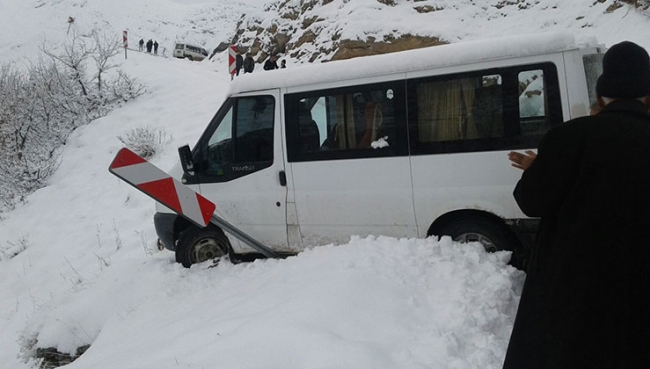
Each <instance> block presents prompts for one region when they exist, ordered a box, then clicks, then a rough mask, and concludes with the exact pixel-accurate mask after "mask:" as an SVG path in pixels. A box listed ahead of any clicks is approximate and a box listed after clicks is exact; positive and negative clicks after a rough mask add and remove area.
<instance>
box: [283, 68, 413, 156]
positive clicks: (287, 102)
mask: <svg viewBox="0 0 650 369" xmlns="http://www.w3.org/2000/svg"><path fill="white" fill-rule="evenodd" d="M379 90H386V91H388V90H392V91H391V92H392V93H393V97H392V100H393V101H394V116H393V119H394V126H395V127H394V128H395V139H394V142H392V143H389V146H387V147H381V148H377V149H372V148H358V149H335V150H323V151H311V152H302V151H301V148H300V124H299V105H300V101H301V100H304V99H316V98H319V97H327V96H329V97H332V96H337V95H351V94H355V93H369V92H370V91H379ZM405 98H406V95H405V81H404V80H403V79H400V80H391V81H385V82H380V83H368V84H359V85H354V86H345V87H338V88H329V89H319V90H310V91H304V92H295V93H287V94H285V95H284V109H285V111H284V114H285V122H286V132H285V136H286V143H287V161H288V162H289V163H292V162H308V161H322V160H350V159H366V158H377V157H395V156H408V137H407V126H406V110H405V107H406V104H405V103H404V101H405Z"/></svg>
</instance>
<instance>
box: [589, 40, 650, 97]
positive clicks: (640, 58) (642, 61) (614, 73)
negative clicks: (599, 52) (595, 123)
mask: <svg viewBox="0 0 650 369" xmlns="http://www.w3.org/2000/svg"><path fill="white" fill-rule="evenodd" d="M596 93H597V94H598V96H603V97H610V98H618V99H635V98H638V97H643V96H650V58H648V53H647V52H646V51H645V49H644V48H642V47H641V46H639V45H637V44H635V43H633V42H630V41H623V42H621V43H618V44H616V45H614V46H612V47H610V48H609V50H607V52H606V53H605V56H604V57H603V74H601V75H600V77H598V82H597V83H596Z"/></svg>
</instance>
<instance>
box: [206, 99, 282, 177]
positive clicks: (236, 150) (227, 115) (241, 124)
mask: <svg viewBox="0 0 650 369" xmlns="http://www.w3.org/2000/svg"><path fill="white" fill-rule="evenodd" d="M274 111H275V100H274V98H273V97H272V96H253V97H241V98H237V99H234V100H233V101H232V104H231V105H230V107H229V108H228V109H227V110H226V111H224V112H223V113H222V114H221V115H220V117H217V118H218V119H219V118H220V119H219V121H218V122H216V123H214V124H215V125H216V127H215V128H214V131H213V132H212V133H211V135H210V136H209V138H208V140H207V142H206V144H207V147H206V148H205V149H204V150H203V152H205V156H206V157H205V163H204V164H203V166H202V167H203V168H204V174H205V175H207V176H208V177H217V178H221V177H223V180H228V179H231V178H233V176H241V175H245V174H246V173H245V172H246V171H242V170H241V168H242V167H239V170H238V172H237V173H234V174H233V173H231V172H232V168H233V166H236V165H238V164H246V165H245V166H244V168H248V169H250V171H251V172H252V171H256V170H260V169H263V168H266V167H268V166H269V165H270V164H271V163H272V161H273V123H274V115H275V113H274ZM251 163H258V164H255V165H248V164H251ZM248 169H247V170H248Z"/></svg>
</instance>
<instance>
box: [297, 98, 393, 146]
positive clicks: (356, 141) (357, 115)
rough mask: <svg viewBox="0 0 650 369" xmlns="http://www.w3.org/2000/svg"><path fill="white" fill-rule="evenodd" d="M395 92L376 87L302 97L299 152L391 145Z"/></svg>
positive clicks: (299, 120)
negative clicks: (373, 88) (374, 88)
mask: <svg viewBox="0 0 650 369" xmlns="http://www.w3.org/2000/svg"><path fill="white" fill-rule="evenodd" d="M393 95H394V93H393V91H392V90H390V89H376V90H366V91H362V90H356V91H350V92H346V93H340V94H326V95H322V96H313V97H308V98H302V99H299V100H298V102H297V105H298V106H297V109H296V110H297V112H296V114H297V118H298V124H297V128H298V135H297V136H298V139H299V149H300V152H302V153H308V152H318V151H331V150H358V149H381V148H384V147H389V146H390V145H391V143H393V141H394V138H395V101H394V96H393Z"/></svg>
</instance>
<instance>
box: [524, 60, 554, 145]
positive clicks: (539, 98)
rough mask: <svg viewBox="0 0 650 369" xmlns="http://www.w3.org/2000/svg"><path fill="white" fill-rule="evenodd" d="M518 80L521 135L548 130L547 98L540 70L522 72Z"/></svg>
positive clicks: (542, 73)
mask: <svg viewBox="0 0 650 369" xmlns="http://www.w3.org/2000/svg"><path fill="white" fill-rule="evenodd" d="M518 79H519V118H520V124H521V134H523V135H527V134H538V133H541V132H544V131H546V130H547V129H548V128H550V121H549V117H548V113H547V112H548V111H549V109H548V98H547V94H546V86H545V82H544V71H542V70H541V69H536V70H528V71H522V72H520V73H519V74H518Z"/></svg>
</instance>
